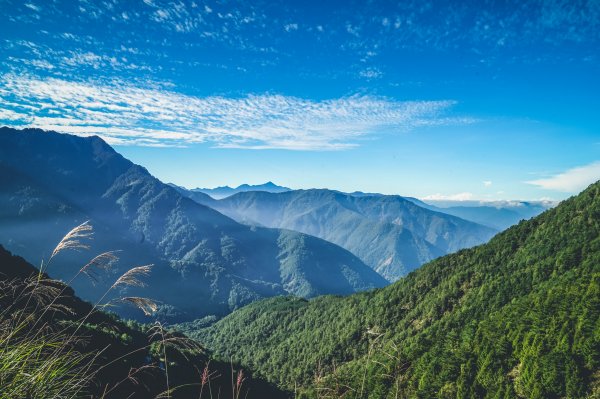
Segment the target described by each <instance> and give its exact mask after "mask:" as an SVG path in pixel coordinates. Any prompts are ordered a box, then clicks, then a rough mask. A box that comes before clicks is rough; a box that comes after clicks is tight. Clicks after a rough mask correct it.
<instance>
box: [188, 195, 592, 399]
mask: <svg viewBox="0 0 600 399" xmlns="http://www.w3.org/2000/svg"><path fill="white" fill-rule="evenodd" d="M599 315H600V183H596V184H594V185H592V186H590V187H589V188H588V189H587V190H585V191H584V192H583V193H581V194H580V195H578V196H576V197H573V198H571V199H569V200H566V201H564V202H563V203H562V204H560V205H559V206H558V207H557V208H555V209H552V210H549V211H547V212H545V213H544V214H542V215H540V216H538V217H536V218H534V219H532V220H529V221H524V222H521V223H519V224H518V225H517V226H515V227H513V228H510V229H509V230H507V231H505V232H504V233H501V234H499V235H498V236H496V237H495V238H493V239H492V240H491V241H490V242H489V243H488V244H485V245H482V246H479V247H476V248H473V249H470V250H463V251H460V252H458V253H456V254H453V255H449V256H445V257H443V258H440V259H438V260H435V261H433V262H431V263H429V264H427V265H425V266H423V267H422V268H421V269H419V270H417V271H415V272H413V273H411V274H410V275H408V276H407V277H406V278H404V279H402V280H400V281H398V282H397V283H395V284H393V285H391V286H389V287H387V288H384V289H380V290H375V291H372V292H368V293H362V294H355V295H351V296H349V297H345V298H341V297H334V296H326V297H319V298H317V299H315V300H312V301H306V300H302V299H296V298H289V297H288V298H273V299H267V300H264V301H261V302H257V303H254V304H251V305H249V306H247V307H245V308H242V309H241V310H238V311H236V312H234V313H233V314H231V315H229V316H228V317H226V318H224V319H222V320H221V321H219V322H217V323H215V324H214V325H212V326H210V327H208V328H202V329H197V328H194V324H193V323H190V324H186V325H182V326H181V329H182V330H184V331H186V332H187V333H188V334H190V335H192V336H194V337H197V338H199V339H201V340H202V342H203V343H205V344H206V345H207V346H208V347H209V348H211V349H214V350H215V351H216V354H217V355H218V356H220V357H221V358H223V359H228V358H230V357H232V358H233V359H234V360H235V361H239V362H240V363H241V364H242V365H244V366H246V367H250V368H252V369H254V370H255V371H256V372H257V373H258V374H259V375H260V376H262V377H265V378H266V379H268V380H269V381H272V382H274V383H277V384H279V385H280V386H283V387H286V388H288V389H295V388H297V389H298V392H299V396H301V397H304V396H305V397H344V398H367V397H368V398H405V397H411V398H432V397H438V398H454V397H482V398H514V397H523V398H540V399H542V398H544V399H546V398H565V397H566V398H584V397H600V318H599Z"/></svg>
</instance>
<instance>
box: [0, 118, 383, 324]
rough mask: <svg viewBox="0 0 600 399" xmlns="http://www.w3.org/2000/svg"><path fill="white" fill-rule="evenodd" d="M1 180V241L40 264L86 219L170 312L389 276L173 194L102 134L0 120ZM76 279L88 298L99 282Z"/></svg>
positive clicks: (334, 249) (334, 250) (322, 244)
mask: <svg viewBox="0 0 600 399" xmlns="http://www.w3.org/2000/svg"><path fill="white" fill-rule="evenodd" d="M0 178H1V179H2V181H1V184H0V242H3V243H5V245H6V246H7V247H8V248H9V249H10V250H12V251H14V252H15V253H18V254H20V255H22V256H24V257H25V258H26V259H28V260H30V261H31V262H33V263H35V264H39V262H40V259H41V258H42V257H45V258H46V259H47V258H48V256H49V251H51V249H52V248H53V247H54V245H55V243H56V242H58V240H60V238H61V237H62V236H63V235H64V234H65V233H66V232H67V231H69V230H70V229H71V228H72V227H74V226H76V225H77V224H79V223H81V222H83V221H85V220H90V221H91V223H92V224H93V225H94V229H95V237H94V241H93V248H94V250H96V251H98V252H102V251H108V250H122V252H121V253H120V257H121V262H120V267H121V270H123V269H124V268H128V267H131V266H132V265H139V264H154V265H155V267H154V272H153V274H152V276H151V280H150V282H149V287H148V288H147V289H146V291H147V292H152V297H153V298H156V299H157V300H159V301H161V302H162V304H163V306H162V307H161V312H160V313H161V315H162V317H165V318H170V319H172V320H185V319H188V320H189V319H192V318H196V317H199V316H202V315H208V314H217V315H223V314H226V313H228V312H230V311H231V310H232V309H235V308H237V307H239V306H241V305H244V304H247V303H249V302H251V301H254V300H256V299H259V298H264V297H269V296H273V295H281V294H294V295H298V296H304V297H311V296H315V295H320V294H327V293H336V294H349V293H352V292H356V291H360V290H365V289H370V288H374V287H378V286H383V285H385V283H386V282H385V280H384V279H383V278H381V277H380V276H379V275H378V274H376V273H375V272H373V271H372V270H371V269H370V268H368V267H367V266H365V265H364V264H363V263H362V262H361V261H360V260H359V259H358V258H356V257H355V256H353V255H352V254H350V253H349V252H348V251H346V250H344V249H342V248H340V247H338V246H336V245H333V244H331V243H329V242H327V241H324V240H321V239H319V238H315V237H311V236H307V235H304V234H301V233H297V232H293V231H287V230H278V229H267V228H258V227H249V226H246V225H242V224H239V223H237V222H235V221H234V220H232V219H230V218H228V217H226V216H224V215H222V214H220V213H219V212H217V211H215V210H213V209H211V208H208V207H206V206H203V205H200V204H198V203H196V202H194V201H192V200H190V199H188V198H186V197H184V196H182V195H180V194H179V193H178V191H177V190H175V189H174V188H172V187H170V186H168V185H166V184H163V183H162V182H160V181H159V180H158V179H156V178H154V177H153V176H151V175H150V174H149V173H148V171H147V170H146V169H144V168H143V167H141V166H138V165H135V164H133V163H131V162H130V161H128V160H127V159H125V158H123V157H122V156H121V155H119V154H118V153H117V152H115V151H114V150H113V149H112V148H111V147H110V146H108V145H107V144H106V143H105V142H104V141H102V140H101V139H99V138H98V137H90V138H81V137H76V136H71V135H64V134H59V133H54V132H44V131H41V130H32V129H28V130H23V131H18V130H14V129H9V128H2V129H0ZM85 256H86V255H85V254H79V255H73V256H70V257H69V258H65V259H63V260H62V261H63V262H62V266H61V267H62V268H63V269H61V270H56V276H57V277H59V278H64V277H65V276H68V275H70V270H66V269H64V268H66V267H67V266H68V265H72V266H71V267H77V266H76V265H79V267H81V265H82V264H85V262H86V261H87V259H85ZM118 271H119V270H117V272H118ZM79 284H80V285H76V287H75V288H76V289H77V290H78V292H80V293H81V295H82V297H84V298H86V299H93V298H94V295H96V294H97V293H99V292H102V289H103V285H102V283H101V284H99V285H98V286H92V285H91V284H88V285H83V284H84V283H79ZM146 291H145V292H146Z"/></svg>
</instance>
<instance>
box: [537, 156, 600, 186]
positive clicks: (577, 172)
mask: <svg viewBox="0 0 600 399" xmlns="http://www.w3.org/2000/svg"><path fill="white" fill-rule="evenodd" d="M598 180H600V161H597V162H593V163H591V164H589V165H585V166H580V167H577V168H572V169H569V170H567V171H565V172H562V173H558V174H556V175H554V176H551V177H548V178H545V179H537V180H530V181H528V182H526V183H528V184H532V185H534V186H538V187H541V188H543V189H546V190H554V191H562V192H566V193H577V192H579V191H581V190H583V189H584V188H586V187H587V186H588V185H590V184H592V183H594V182H596V181H598Z"/></svg>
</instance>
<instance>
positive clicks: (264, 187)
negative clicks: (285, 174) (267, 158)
mask: <svg viewBox="0 0 600 399" xmlns="http://www.w3.org/2000/svg"><path fill="white" fill-rule="evenodd" d="M290 190H291V189H290V188H287V187H282V186H278V185H277V184H275V183H273V182H270V181H269V182H266V183H264V184H256V185H252V184H241V185H239V186H237V187H229V186H221V187H215V188H194V189H191V190H189V191H191V192H192V193H203V194H207V195H209V196H211V197H212V198H214V199H222V198H226V197H229V196H231V195H233V194H237V193H245V192H248V191H265V192H268V193H284V192H286V191H290Z"/></svg>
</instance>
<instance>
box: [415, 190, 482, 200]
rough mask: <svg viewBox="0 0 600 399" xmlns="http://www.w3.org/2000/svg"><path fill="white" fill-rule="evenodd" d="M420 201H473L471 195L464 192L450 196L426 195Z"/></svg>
mask: <svg viewBox="0 0 600 399" xmlns="http://www.w3.org/2000/svg"><path fill="white" fill-rule="evenodd" d="M421 199H423V200H426V201H469V200H472V199H473V193H468V192H464V193H458V194H450V195H445V194H440V193H437V194H431V195H428V196H427V197H423V198H421Z"/></svg>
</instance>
